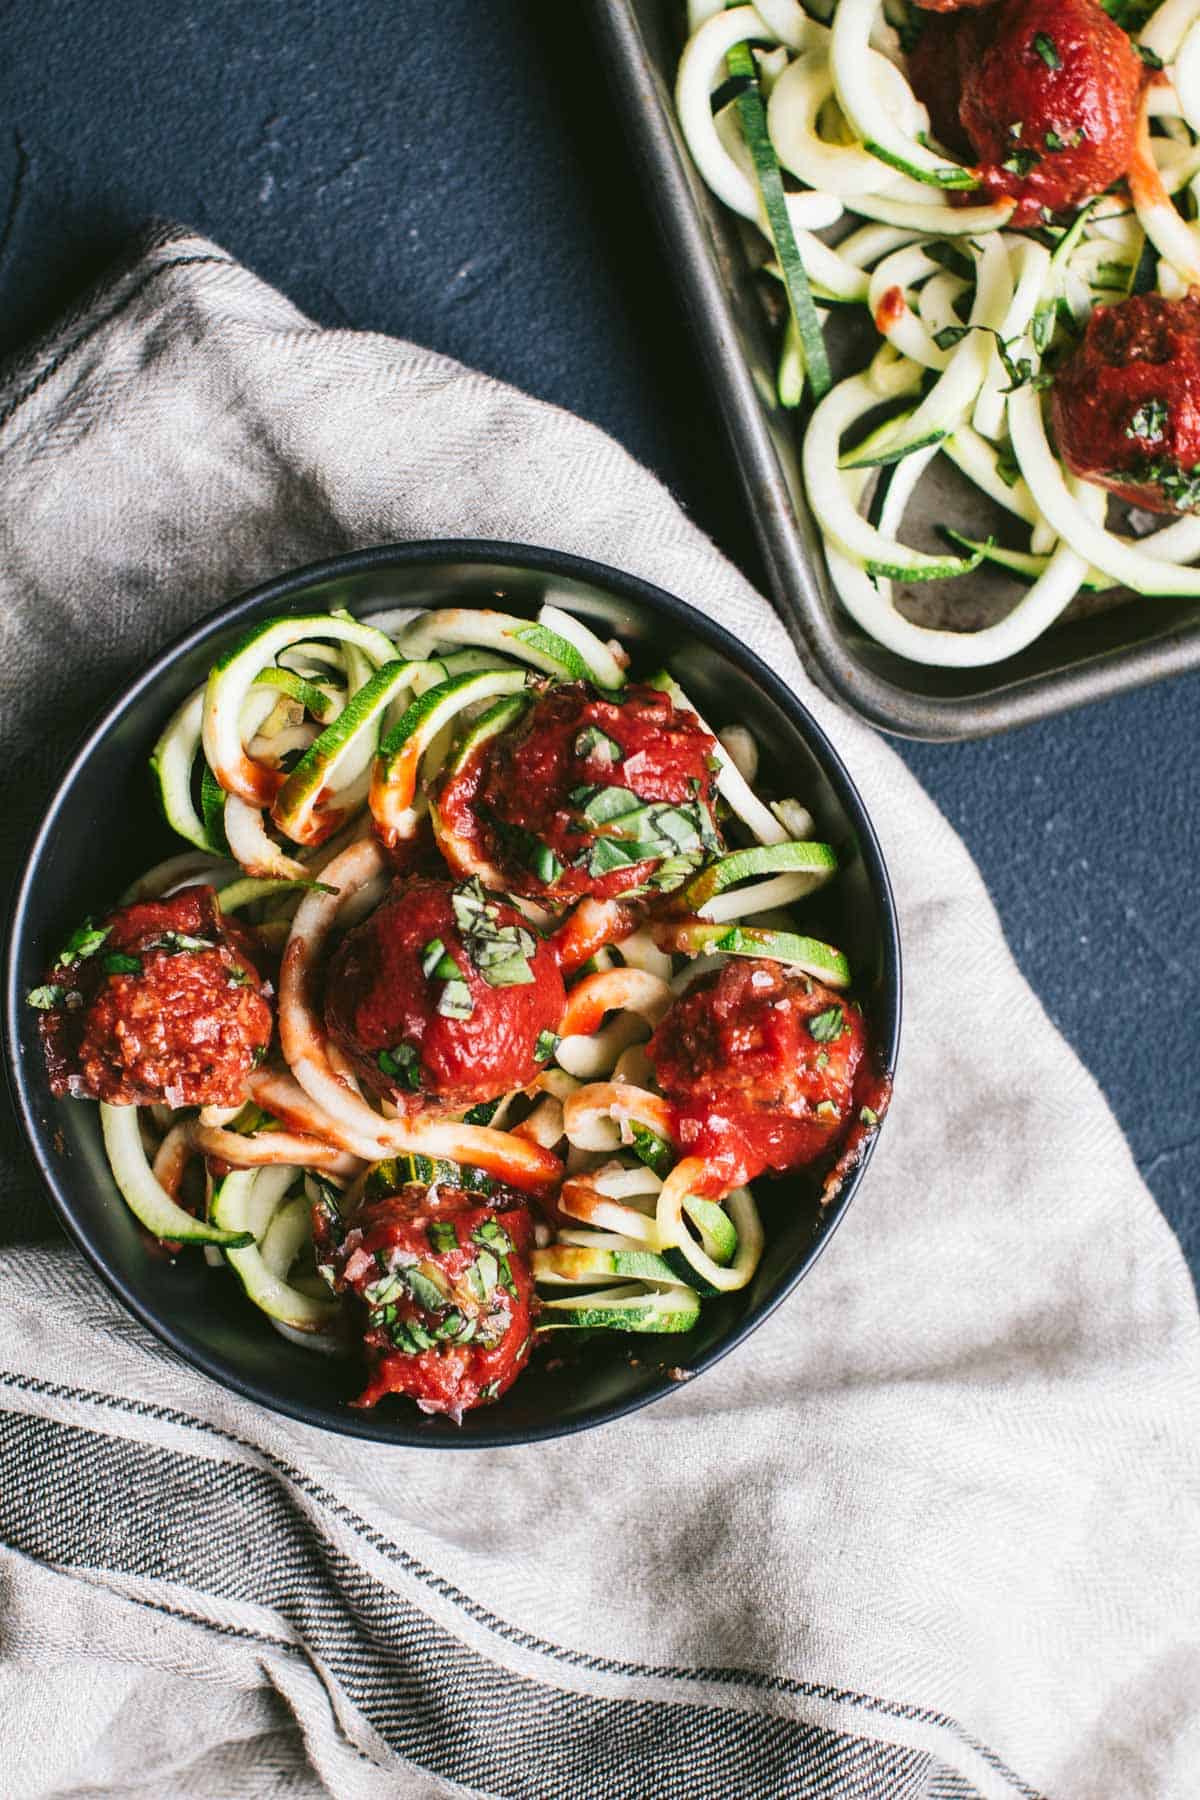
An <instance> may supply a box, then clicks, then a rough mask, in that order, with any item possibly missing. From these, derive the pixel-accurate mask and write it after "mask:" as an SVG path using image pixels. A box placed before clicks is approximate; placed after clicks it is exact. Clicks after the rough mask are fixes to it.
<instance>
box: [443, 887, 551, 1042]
mask: <svg viewBox="0 0 1200 1800" xmlns="http://www.w3.org/2000/svg"><path fill="white" fill-rule="evenodd" d="M451 906H452V907H453V909H454V922H455V924H456V925H457V927H458V929H459V932H460V934H461V936H462V940H463V948H464V950H465V951H466V953H467V956H468V957H469V958H470V960H471V962H472V963H473V964H474V966H475V968H476V969H478V971H479V973H480V974H481V975H482V976H483V979H484V980H485V981H486V982H487V984H488V986H489V987H521V986H524V985H526V984H527V983H529V982H531V981H532V980H533V978H534V977H533V969H532V967H531V965H530V959H531V958H532V957H533V956H534V955H536V953H537V940H536V938H535V937H534V935H533V933H532V932H531V931H527V930H526V928H525V927H524V926H523V925H501V923H500V910H499V907H498V906H497V905H496V903H495V902H494V901H492V900H489V899H488V898H487V896H486V895H485V893H484V890H483V888H482V886H481V885H480V883H479V880H478V878H477V877H476V878H473V879H472V880H471V881H468V882H465V883H464V884H463V885H462V886H461V887H458V888H456V889H455V890H454V893H453V895H452V896H451ZM447 988H462V989H463V990H464V992H466V993H467V997H468V999H469V998H470V995H469V990H467V987H466V983H465V981H458V982H454V981H451V982H448V983H447ZM445 992H446V990H443V995H442V1001H439V1003H438V1011H439V1012H445V1006H444V1004H443V1002H444V1001H445ZM449 1004H450V1005H452V1006H454V1007H455V1008H458V1007H460V1006H461V1005H462V999H461V996H460V995H457V994H456V995H455V996H454V997H453V998H452V1000H451V1001H450V1003H449ZM447 1016H448V1017H450V1018H470V1016H471V1014H470V1012H461V1011H458V1010H455V1011H453V1012H450V1013H449V1014H448V1015H447Z"/></svg>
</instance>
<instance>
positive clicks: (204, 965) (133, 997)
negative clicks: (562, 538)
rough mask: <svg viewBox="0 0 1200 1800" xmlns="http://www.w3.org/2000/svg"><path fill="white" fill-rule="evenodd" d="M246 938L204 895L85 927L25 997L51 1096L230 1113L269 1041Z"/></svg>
mask: <svg viewBox="0 0 1200 1800" xmlns="http://www.w3.org/2000/svg"><path fill="white" fill-rule="evenodd" d="M252 958H253V952H252V948H251V941H250V939H249V937H248V936H247V935H245V934H243V933H242V932H241V931H240V930H239V929H238V927H237V926H235V925H231V924H230V923H229V922H228V921H226V920H225V919H223V918H222V916H221V913H220V911H219V909H218V907H217V898H216V895H215V893H214V892H213V890H212V888H210V887H189V888H183V889H182V890H181V891H180V892H179V893H178V894H175V895H174V896H173V897H172V898H171V899H169V900H148V901H143V902H139V903H138V904H136V905H134V906H125V907H121V908H120V909H119V910H118V911H116V912H114V913H111V914H110V915H109V916H108V918H106V919H104V920H102V921H101V923H100V924H99V925H98V926H92V925H91V924H90V923H89V924H87V925H83V926H81V927H80V929H79V930H78V931H77V932H76V933H75V934H74V936H73V937H72V939H71V941H70V943H69V944H68V945H67V946H66V948H65V949H64V951H63V953H62V955H61V956H60V957H59V959H58V962H57V963H56V965H55V967H54V968H53V969H52V970H51V972H50V977H49V981H48V983H47V985H46V986H45V987H43V988H40V989H37V990H36V991H35V993H34V994H33V995H31V996H30V998H31V1000H33V1001H34V1003H35V1004H37V1005H39V1006H40V1007H42V1017H41V1031H42V1042H43V1045H44V1047H45V1051H46V1064H47V1068H48V1070H49V1074H50V1087H51V1090H52V1092H53V1093H55V1094H56V1095H59V1096H62V1095H64V1094H71V1095H73V1096H75V1097H76V1098H78V1099H87V1100H105V1101H107V1102H108V1103H109V1104H110V1105H115V1106H131V1105H142V1106H149V1105H153V1104H162V1103H165V1104H166V1105H168V1106H176V1107H178V1106H236V1105H237V1104H238V1103H239V1102H240V1101H241V1100H242V1099H243V1098H244V1096H245V1087H246V1077H247V1076H248V1075H249V1073H250V1071H251V1069H252V1068H254V1067H255V1065H256V1064H257V1063H259V1062H261V1060H262V1059H263V1057H264V1056H265V1054H266V1051H267V1047H268V1045H269V1044H270V1041H271V1009H270V1007H269V1006H268V1004H267V1001H266V999H265V998H264V995H263V987H262V983H261V980H260V978H259V974H258V970H257V969H256V967H255V964H254V961H253V959H252Z"/></svg>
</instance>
